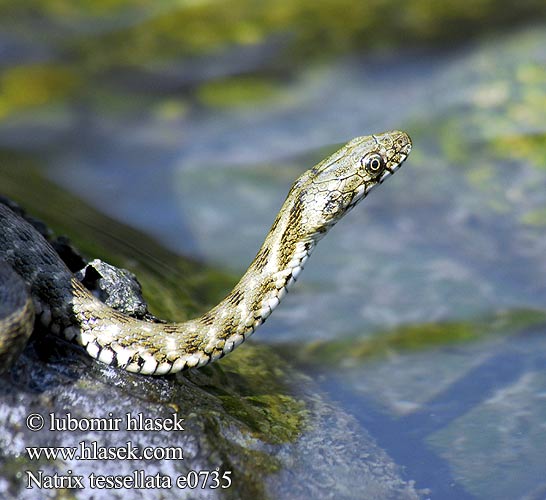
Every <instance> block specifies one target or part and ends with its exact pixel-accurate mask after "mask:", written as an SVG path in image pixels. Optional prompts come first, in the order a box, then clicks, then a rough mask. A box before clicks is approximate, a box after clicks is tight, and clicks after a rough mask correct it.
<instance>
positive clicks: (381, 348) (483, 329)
mask: <svg viewBox="0 0 546 500" xmlns="http://www.w3.org/2000/svg"><path fill="white" fill-rule="evenodd" d="M545 323H546V312H545V311H536V310H517V309H516V310H509V311H505V312H500V313H497V314H493V315H491V316H483V317H478V318H475V319H473V320H472V319H471V320H467V321H445V322H438V323H423V324H416V325H402V326H400V327H397V328H394V329H393V330H390V331H380V332H377V333H375V334H374V335H373V336H371V337H368V338H362V337H360V336H355V337H349V338H345V339H344V340H341V341H321V342H315V343H312V344H309V345H308V346H306V347H305V348H302V349H299V348H294V346H290V347H289V348H286V349H285V351H286V353H287V355H289V354H290V353H293V352H297V353H298V360H299V361H301V362H303V363H306V364H311V365H316V366H320V365H330V366H339V365H343V364H354V363H358V362H362V361H363V360H366V359H377V358H382V357H385V356H387V355H389V354H392V353H403V352H408V351H423V350H425V349H436V348H439V347H443V346H446V345H450V344H463V343H468V342H476V341H479V340H482V339H485V338H487V337H490V336H493V335H513V334H515V333H517V332H519V331H521V330H523V329H525V328H530V327H533V326H535V325H539V324H545Z"/></svg>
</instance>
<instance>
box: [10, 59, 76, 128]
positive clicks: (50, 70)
mask: <svg viewBox="0 0 546 500" xmlns="http://www.w3.org/2000/svg"><path fill="white" fill-rule="evenodd" d="M79 84H80V80H79V78H78V76H77V75H76V74H75V73H74V71H72V70H71V69H70V68H68V67H66V66H60V65H58V64H33V65H22V66H16V67H13V68H9V69H7V70H5V71H4V72H3V73H2V74H1V76H0V120H2V119H4V118H6V117H8V116H10V115H12V114H14V113H17V112H19V111H22V110H26V109H28V108H33V107H39V106H43V105H46V104H50V103H51V102H53V101H59V100H61V99H66V97H67V96H68V95H70V94H71V93H72V91H74V90H75V89H76V87H77V86H78V85H79Z"/></svg>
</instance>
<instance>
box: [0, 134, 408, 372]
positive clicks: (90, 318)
mask: <svg viewBox="0 0 546 500" xmlns="http://www.w3.org/2000/svg"><path fill="white" fill-rule="evenodd" d="M410 150H411V140H410V138H409V136H408V135H407V134H406V133H404V132H400V131H392V132H385V133H382V134H377V135H371V136H363V137H358V138H356V139H353V140H352V141H350V142H348V143H347V144H346V145H345V146H343V147H342V148H341V149H340V150H338V151H337V152H335V153H334V154H333V155H331V156H330V157H328V158H326V159H325V160H323V161H322V162H320V163H319V164H317V165H316V166H315V167H313V168H312V169H310V170H308V171H307V172H305V173H304V174H303V175H301V176H300V177H299V178H298V179H297V180H296V181H295V183H294V184H293V186H292V187H291V189H290V191H289V193H288V196H287V198H286V201H285V202H284V204H283V205H282V208H281V210H280V211H279V213H278V215H277V217H276V219H275V221H274V222H273V225H272V226H271V229H270V231H269V233H268V234H267V236H266V238H265V241H264V243H263V245H262V246H261V248H260V250H259V251H258V253H257V255H256V257H255V258H254V260H253V261H252V263H251V264H250V266H249V268H248V269H247V271H246V272H245V273H244V275H243V277H242V278H241V279H240V281H239V282H238V283H237V284H236V285H235V287H234V288H233V290H232V291H231V292H230V293H229V294H228V295H227V296H226V297H225V298H224V299H223V300H222V301H221V302H220V303H219V304H218V305H216V306H215V307H214V308H212V309H211V310H210V311H208V312H207V313H205V314H204V315H202V316H201V317H198V318H195V319H191V320H189V321H186V322H184V323H151V322H146V321H142V320H137V319H135V318H133V317H131V316H127V315H125V314H122V313H120V312H118V311H116V310H114V309H111V308H109V307H108V306H106V305H105V304H104V303H102V302H101V301H100V300H98V299H97V298H95V297H94V296H93V295H92V294H91V293H90V292H89V291H88V290H87V289H86V288H85V287H84V286H83V285H82V284H81V282H80V281H78V280H77V279H76V277H75V276H74V275H73V274H72V273H71V272H70V271H69V269H68V268H67V267H66V265H65V264H64V263H63V262H62V261H61V259H60V258H59V256H58V255H57V253H56V252H55V250H54V249H53V248H52V247H51V246H50V244H49V243H48V242H47V241H46V240H45V239H44V238H43V237H42V236H41V235H40V234H38V233H37V231H36V230H35V229H34V228H33V226H31V225H30V224H29V223H27V222H26V221H24V220H23V219H22V218H21V217H19V216H18V215H17V214H15V213H14V212H13V211H12V210H11V209H10V208H8V207H7V206H6V205H3V204H0V302H1V301H3V302H4V305H3V306H2V304H0V307H3V309H5V310H3V309H2V308H0V363H2V362H3V363H5V364H7V363H9V362H10V361H11V360H12V359H13V358H14V356H15V355H16V353H17V352H18V351H19V350H20V349H21V347H22V345H24V343H25V341H26V338H27V337H28V335H29V333H30V330H31V328H32V327H31V326H30V327H29V326H28V325H29V324H32V323H31V321H29V318H33V315H34V314H35V315H37V317H38V318H39V320H40V321H41V323H42V324H43V325H45V326H46V327H47V328H49V329H50V330H51V331H52V332H54V333H58V334H62V335H64V336H65V337H66V338H67V339H69V340H72V341H75V342H77V343H78V344H80V345H81V346H83V347H84V348H85V349H86V351H87V352H88V353H89V354H90V355H91V356H92V357H93V358H96V359H98V360H100V361H102V362H104V363H107V364H109V365H114V366H118V367H121V368H124V369H126V370H128V371H131V372H136V373H142V374H151V375H162V374H167V373H174V372H177V371H180V370H183V369H186V368H192V367H199V366H203V365H206V364H207V363H210V362H212V361H215V360H217V359H219V358H221V357H223V356H224V355H226V354H228V353H229V352H231V351H232V350H233V349H234V348H235V347H237V346H238V345H239V344H241V343H242V342H243V341H244V340H245V339H246V338H248V337H249V336H250V335H251V334H252V333H254V332H255V330H256V329H257V328H258V327H259V326H260V325H261V324H262V323H263V322H264V321H265V320H266V319H267V317H268V316H269V315H270V314H271V312H272V311H273V310H274V309H275V308H276V307H277V306H278V305H279V302H280V301H281V300H282V299H283V298H284V296H285V295H286V292H287V291H288V289H289V288H290V287H291V286H292V284H293V283H294V282H295V281H296V279H297V278H298V276H299V274H300V273H301V271H302V269H303V267H304V264H305V262H306V261H307V259H308V257H309V255H310V254H311V252H312V250H313V249H314V247H315V245H316V244H317V242H318V240H319V239H320V238H322V237H323V236H324V235H325V234H326V232H327V231H328V230H329V229H330V228H331V227H332V226H333V225H334V224H335V223H336V222H337V221H338V220H340V218H341V217H343V215H344V214H346V213H347V212H348V211H349V210H350V209H352V208H353V207H354V206H355V205H356V204H357V203H358V202H359V201H360V200H362V199H363V198H364V197H365V196H366V195H367V194H368V193H369V192H370V191H371V190H372V188H374V187H375V186H376V185H378V184H380V183H382V182H383V181H384V180H385V179H386V178H387V177H389V176H390V175H391V174H392V173H393V172H394V171H396V170H397V169H398V168H399V166H400V165H401V164H402V162H403V161H404V160H405V159H406V157H407V155H408V154H409V152H410ZM22 281H24V283H25V284H26V288H27V289H28V291H29V292H30V297H32V303H33V304H31V303H29V300H28V298H27V297H26V295H25V294H24V293H23V292H21V290H22V289H23V290H24V288H25V287H24V286H21V285H22V283H21V282H22ZM8 306H9V307H11V310H13V311H16V312H10V308H9V307H8ZM33 310H34V311H33Z"/></svg>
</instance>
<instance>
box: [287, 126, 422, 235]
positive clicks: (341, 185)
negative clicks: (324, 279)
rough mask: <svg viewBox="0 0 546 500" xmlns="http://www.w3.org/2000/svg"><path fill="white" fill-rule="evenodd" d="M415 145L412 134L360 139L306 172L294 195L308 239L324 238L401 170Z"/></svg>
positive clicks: (296, 186) (351, 142)
mask: <svg viewBox="0 0 546 500" xmlns="http://www.w3.org/2000/svg"><path fill="white" fill-rule="evenodd" d="M411 145H412V144H411V139H410V138H409V136H408V134H406V133H405V132H400V131H391V132H385V133H382V134H377V135H369V136H362V137H357V138H355V139H353V140H351V141H350V142H348V143H347V144H346V145H345V146H343V147H342V148H341V149H339V150H338V151H336V152H335V153H334V154H333V155H331V156H330V157H328V158H326V159H325V160H323V161H322V162H320V163H319V164H318V165H316V166H315V167H314V168H312V169H311V170H308V171H307V172H305V173H304V174H303V175H302V176H301V177H300V178H299V179H298V180H297V181H296V183H295V184H294V186H293V188H292V190H291V193H290V194H292V195H293V196H295V197H297V198H298V199H299V203H297V205H299V207H300V209H301V211H302V222H303V223H302V227H305V232H306V235H307V237H309V238H312V239H315V240H316V239H318V238H320V237H321V236H323V235H324V234H325V233H326V231H327V230H328V229H329V228H330V227H332V226H333V225H334V224H335V223H336V222H337V221H338V220H339V219H341V217H343V215H345V214H346V213H347V212H348V211H349V210H350V209H352V208H353V207H354V206H355V205H356V204H357V203H358V202H359V201H361V200H362V199H364V198H365V197H366V195H367V194H368V193H369V192H370V191H371V190H372V189H373V188H374V187H375V186H377V185H378V184H381V183H382V182H383V181H384V180H385V179H386V178H387V177H389V176H390V175H392V174H393V173H394V172H395V171H396V170H398V168H399V167H400V165H402V163H403V162H404V160H405V159H406V158H407V156H408V155H409V153H410V151H411ZM289 197H290V195H289Z"/></svg>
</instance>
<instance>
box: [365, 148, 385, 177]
mask: <svg viewBox="0 0 546 500" xmlns="http://www.w3.org/2000/svg"><path fill="white" fill-rule="evenodd" d="M360 163H362V166H363V167H364V168H365V169H366V172H368V173H369V174H370V175H373V176H376V175H379V174H380V173H381V172H383V170H384V169H385V162H384V160H383V157H382V156H381V155H380V154H378V153H370V154H368V155H366V156H365V157H364V158H362V160H360Z"/></svg>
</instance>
